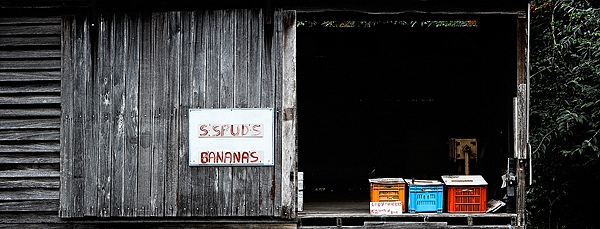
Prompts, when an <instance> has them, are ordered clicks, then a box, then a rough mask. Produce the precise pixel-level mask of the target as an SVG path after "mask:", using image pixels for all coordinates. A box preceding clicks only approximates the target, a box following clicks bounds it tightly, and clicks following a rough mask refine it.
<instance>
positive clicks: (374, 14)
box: [0, 0, 529, 228]
mask: <svg viewBox="0 0 600 229" xmlns="http://www.w3.org/2000/svg"><path fill="white" fill-rule="evenodd" d="M527 10H528V6H527V1H521V0H511V1H488V0H481V1H475V0H460V1H444V0H425V1H421V0H403V1H390V0H381V1H363V0H356V1H293V0H251V1H236V0H226V1H213V0H208V1H184V0H171V1H163V0H151V1H138V0H121V1H114V0H107V1H98V0H47V1H16V0H5V1H1V2H0V223H2V224H3V226H8V227H21V226H23V227H59V228H60V227H78V226H83V227H107V226H108V227H116V226H122V225H126V226H130V225H129V224H135V225H136V226H144V227H166V226H205V227H216V226H219V227H260V228H264V227H272V228H283V227H289V228H296V227H300V228H311V227H347V228H352V227H392V228H395V227H402V226H408V227H413V228H414V227H428V226H429V227H431V226H433V227H448V228H462V227H488V228H489V227H497V228H503V227H506V228H512V227H515V228H523V227H524V225H525V222H526V221H525V188H526V182H527V180H528V179H527V176H526V173H527V171H528V168H527V167H526V165H527V163H528V159H529V157H528V151H527V143H528V140H527V136H528V133H527V131H528V126H527V125H528V124H527V123H528V67H527V66H528V65H527V64H528V25H529V23H528V15H527ZM467 20H468V21H470V23H474V24H471V25H472V26H470V27H435V26H422V25H431V24H427V23H428V22H432V21H467ZM299 21H301V22H302V23H301V24H303V25H305V24H306V23H312V22H316V23H317V24H318V25H321V24H327V23H330V24H331V25H332V26H331V27H323V26H302V25H300V24H298V22H299ZM333 22H335V23H339V22H343V23H342V27H340V26H339V25H340V24H335V23H333ZM348 22H350V23H351V24H352V23H358V22H365V23H372V24H373V25H377V26H370V27H367V26H362V27H361V26H347V25H346V24H347V23H348ZM400 22H402V23H400ZM473 25H476V26H473ZM190 109H192V110H193V109H208V110H210V109H213V110H216V109H232V110H236V109H237V110H256V109H269V110H271V111H272V121H273V122H272V129H269V131H271V132H272V135H273V137H272V139H273V140H272V142H271V143H272V145H273V147H272V157H273V159H274V162H273V164H272V165H245V166H239V165H223V164H220V165H213V166H190V152H189V151H190V150H189V148H190V141H191V139H190V137H189V134H188V133H189V132H190V125H189V123H190V113H189V111H190ZM454 137H459V138H460V137H469V138H477V139H478V141H479V145H480V146H478V147H480V148H478V149H479V151H480V155H479V157H480V158H479V159H478V161H477V162H473V163H474V164H473V165H472V166H473V167H472V171H473V172H474V173H477V174H481V175H483V176H484V177H485V178H486V179H487V180H488V181H489V183H490V185H489V187H488V190H489V191H488V193H489V194H488V196H490V197H491V198H494V199H502V198H503V197H504V196H505V195H506V194H507V190H506V189H505V188H501V187H500V186H501V183H502V181H501V180H500V177H501V176H502V175H504V172H503V171H502V170H507V169H508V168H507V164H510V163H507V160H511V159H514V161H512V162H514V163H515V166H516V167H515V170H514V175H515V176H516V180H515V184H516V185H515V186H516V189H515V190H516V191H515V193H514V195H512V194H509V198H508V205H507V206H508V208H507V209H506V210H503V212H502V213H500V212H498V213H438V214H420V213H413V214H402V215H396V216H373V215H370V214H369V212H368V205H362V204H363V203H365V201H366V203H368V195H369V193H368V178H373V177H405V178H409V177H410V178H414V177H417V178H428V179H439V177H440V176H441V175H447V174H451V173H456V172H457V171H456V164H455V163H454V162H451V161H450V160H449V159H448V145H447V144H448V143H447V141H448V139H449V138H454ZM298 171H302V172H304V180H303V182H302V183H303V185H304V192H303V194H304V199H303V201H304V202H305V206H304V210H303V211H298V209H297V207H298V197H297V193H298ZM509 192H511V191H509ZM512 196H514V197H512ZM357 206H358V207H357ZM365 206H366V211H363V210H364V209H363V208H364V207H365Z"/></svg>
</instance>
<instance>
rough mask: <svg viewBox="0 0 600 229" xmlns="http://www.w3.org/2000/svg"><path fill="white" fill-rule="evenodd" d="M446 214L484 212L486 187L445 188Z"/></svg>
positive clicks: (485, 208)
mask: <svg viewBox="0 0 600 229" xmlns="http://www.w3.org/2000/svg"><path fill="white" fill-rule="evenodd" d="M447 188H448V191H447V193H448V198H447V200H448V202H447V204H448V212H476V213H478V212H485V211H486V210H487V187H486V186H447Z"/></svg>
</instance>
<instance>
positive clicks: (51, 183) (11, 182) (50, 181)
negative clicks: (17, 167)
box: [0, 177, 60, 193]
mask: <svg viewBox="0 0 600 229" xmlns="http://www.w3.org/2000/svg"><path fill="white" fill-rule="evenodd" d="M59 179H60V178H58V177H56V178H38V177H33V178H23V177H17V178H0V188H3V189H25V188H45V189H55V190H56V192H57V193H58V188H59V187H60V183H59Z"/></svg>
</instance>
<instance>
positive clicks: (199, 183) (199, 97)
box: [188, 11, 212, 216]
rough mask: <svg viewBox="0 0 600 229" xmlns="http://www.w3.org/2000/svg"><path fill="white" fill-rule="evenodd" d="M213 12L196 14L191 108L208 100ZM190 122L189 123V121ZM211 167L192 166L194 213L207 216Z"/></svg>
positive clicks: (201, 105)
mask: <svg viewBox="0 0 600 229" xmlns="http://www.w3.org/2000/svg"><path fill="white" fill-rule="evenodd" d="M210 16H211V14H209V13H208V11H201V12H198V14H197V15H196V17H195V18H196V21H197V23H196V29H195V31H196V37H195V39H194V40H195V42H194V64H193V65H192V67H193V69H192V75H191V77H192V78H191V81H192V83H191V86H192V88H191V91H192V94H191V99H190V106H191V107H190V108H204V107H206V106H205V104H206V103H205V101H206V93H207V89H206V85H207V63H208V56H207V55H208V53H209V50H208V43H209V42H210V37H209V36H210V34H211V33H210V30H211V28H212V26H211V24H210V20H209V19H210ZM188 124H189V123H188ZM188 149H189V146H188ZM209 169H210V168H207V167H193V168H191V176H192V177H191V182H192V197H191V198H192V208H193V209H192V215H193V216H205V215H207V213H206V209H207V207H206V206H207V205H208V199H209V198H208V197H207V194H205V192H206V193H210V192H207V191H206V190H207V188H206V184H207V182H206V179H207V173H208V171H209Z"/></svg>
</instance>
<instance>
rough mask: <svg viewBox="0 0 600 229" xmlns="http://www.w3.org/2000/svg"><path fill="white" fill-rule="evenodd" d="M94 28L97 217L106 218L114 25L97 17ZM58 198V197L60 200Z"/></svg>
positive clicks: (109, 204)
mask: <svg viewBox="0 0 600 229" xmlns="http://www.w3.org/2000/svg"><path fill="white" fill-rule="evenodd" d="M99 20H100V21H99V31H98V33H99V34H98V48H99V49H101V50H102V52H100V51H99V52H98V54H97V55H98V62H97V64H96V66H97V68H98V70H97V71H96V72H97V74H98V76H97V77H98V80H99V82H98V84H99V88H98V93H99V97H98V98H97V99H98V100H99V108H98V109H99V112H98V114H99V116H100V117H99V120H98V127H97V128H98V130H99V133H98V134H99V135H98V150H99V152H98V206H97V208H96V209H97V211H98V215H97V216H99V217H109V216H110V215H111V210H112V208H111V195H112V193H111V192H112V182H111V180H112V179H113V178H112V158H111V149H112V145H111V144H112V142H111V138H112V135H111V134H110V133H112V131H113V130H112V125H111V120H113V119H112V118H113V110H112V106H111V104H112V99H113V96H112V93H113V92H112V67H113V65H114V59H113V58H112V57H113V56H114V55H115V51H114V46H115V44H114V42H115V41H114V26H113V23H112V22H113V18H112V17H110V16H108V17H101V18H100V19H99ZM61 200H62V199H61Z"/></svg>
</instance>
